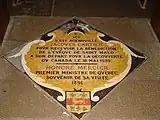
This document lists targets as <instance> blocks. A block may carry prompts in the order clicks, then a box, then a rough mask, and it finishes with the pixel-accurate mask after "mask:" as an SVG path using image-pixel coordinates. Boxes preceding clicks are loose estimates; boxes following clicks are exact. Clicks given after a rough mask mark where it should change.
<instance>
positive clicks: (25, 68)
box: [4, 19, 146, 119]
mask: <svg viewBox="0 0 160 120" xmlns="http://www.w3.org/2000/svg"><path fill="white" fill-rule="evenodd" d="M4 57H5V58H6V59H7V60H8V61H9V62H10V63H11V64H13V65H14V66H15V67H16V68H18V69H19V70H20V71H22V72H24V73H25V74H26V75H27V76H28V77H29V78H30V79H31V80H32V81H33V82H34V83H35V84H36V85H38V86H40V88H41V89H43V90H44V91H46V93H48V95H50V96H51V97H52V98H53V99H55V100H56V101H58V103H60V104H61V105H62V106H64V107H65V108H66V110H67V111H68V112H70V113H72V114H74V115H75V116H76V117H77V118H79V119H80V118H82V116H83V115H84V114H86V113H88V112H90V111H91V109H92V108H93V107H94V106H95V105H96V104H97V103H98V102H99V101H100V100H102V98H103V97H105V96H106V95H107V94H108V93H109V92H110V91H111V90H112V89H113V88H114V87H115V86H116V85H118V84H119V83H120V82H121V81H122V80H123V79H124V78H125V77H126V76H127V75H128V74H129V73H131V72H132V71H133V70H134V69H135V68H136V67H137V66H138V65H140V64H141V63H142V62H143V61H144V60H145V58H146V57H145V56H144V55H143V54H142V53H140V52H138V51H137V50H135V49H133V48H132V47H129V46H128V45H126V44H124V43H122V42H120V41H118V40H117V39H116V38H114V37H111V36H109V35H107V34H105V33H103V32H101V31H99V30H97V29H95V28H93V27H92V26H90V25H88V24H86V23H84V22H83V21H81V20H77V19H72V20H69V21H67V22H65V23H64V24H62V25H61V26H59V27H57V28H56V29H53V30H51V31H49V32H47V33H46V34H44V35H42V36H41V37H40V38H39V39H36V40H33V41H30V42H28V43H26V44H25V45H23V46H21V47H19V48H16V49H14V50H13V51H11V52H10V53H8V54H6V55H5V56H4Z"/></svg>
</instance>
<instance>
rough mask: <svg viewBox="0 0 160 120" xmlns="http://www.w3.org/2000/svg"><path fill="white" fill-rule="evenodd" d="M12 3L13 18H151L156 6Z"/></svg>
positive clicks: (48, 0)
mask: <svg viewBox="0 0 160 120" xmlns="http://www.w3.org/2000/svg"><path fill="white" fill-rule="evenodd" d="M11 1H12V0H10V1H9V3H8V4H9V9H10V15H12V16H14V15H23V16H26V15H30V16H66V17H72V16H80V17H82V16H83V17H88V16H90V17H115V16H116V17H138V18H144V17H145V18H149V17H150V16H151V14H152V11H153V8H154V4H155V3H154V0H149V1H148V3H147V6H146V9H141V8H140V5H139V2H138V0H127V1H126V0H98V1H97V0H95V1H92V0H80V1H79V0H70V1H69V2H68V1H67V0H19V1H21V2H19V3H17V4H16V5H13V4H12V3H11ZM24 1H25V2H24Z"/></svg>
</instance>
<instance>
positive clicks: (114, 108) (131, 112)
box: [0, 17, 160, 120]
mask: <svg viewBox="0 0 160 120" xmlns="http://www.w3.org/2000/svg"><path fill="white" fill-rule="evenodd" d="M67 19H68V18H59V17H57V18H45V17H13V18H12V20H13V21H14V24H13V27H11V28H12V29H10V30H8V33H7V34H6V36H5V40H4V42H3V44H2V47H1V53H4V52H8V51H10V50H11V49H13V48H14V47H16V46H19V45H22V44H23V43H25V42H26V41H29V40H32V39H35V38H37V37H38V36H39V35H40V34H41V33H44V32H45V31H47V30H48V29H52V28H55V27H56V26H58V24H60V23H62V22H64V21H65V20H67ZM80 19H81V18H80ZM83 19H84V20H85V21H86V22H87V23H89V24H90V25H93V26H95V27H97V29H99V30H102V31H103V32H105V33H109V34H110V35H112V36H115V37H117V38H119V39H120V40H121V41H122V42H124V43H127V44H128V45H129V46H132V47H133V48H136V49H137V50H139V51H141V52H142V53H144V54H145V55H146V56H147V57H148V59H147V60H146V62H145V63H144V64H143V65H142V66H141V67H139V68H138V69H136V70H135V71H134V72H132V73H131V74H130V75H129V76H128V77H127V78H126V79H125V80H124V81H122V83H120V84H119V85H118V87H116V88H115V89H114V90H113V91H111V92H110V93H109V95H107V97H106V98H104V100H102V101H101V102H100V103H99V104H98V105H96V107H95V108H93V110H92V111H91V112H90V113H88V114H87V115H86V116H84V118H82V120H83V119H84V120H97V118H100V119H101V120H106V119H122V120H123V119H124V120H126V119H155V120H158V119H159V118H160V116H159V115H160V110H159V108H160V103H159V99H160V95H159V92H160V72H159V71H160V68H159V66H160V62H159V59H158V58H160V53H159V49H160V44H159V42H158V40H157V39H156V37H155V36H154V34H153V33H152V29H151V28H150V25H149V23H148V22H149V20H148V19H128V18H123V19H118V18H103V19H102V18H83ZM12 23H13V22H12ZM10 24H11V23H10ZM0 66H1V68H3V69H0V92H1V94H0V98H1V99H0V102H1V103H3V104H1V105H0V118H1V117H3V118H5V117H10V118H11V117H20V118H23V117H27V118H37V119H39V118H41V119H46V117H47V119H56V120H68V119H71V117H68V116H67V115H68V114H67V115H66V113H64V114H63V112H64V110H63V109H62V108H61V107H60V106H59V105H57V104H56V103H55V102H51V101H50V100H49V99H47V98H46V97H44V93H43V92H40V91H39V90H37V88H35V87H34V85H33V84H32V82H31V81H30V80H29V79H28V78H26V77H24V76H23V74H22V73H21V72H19V71H16V68H14V67H13V66H12V65H10V64H9V63H8V62H7V61H6V60H4V59H2V58H1V59H0Z"/></svg>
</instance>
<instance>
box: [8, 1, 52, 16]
mask: <svg viewBox="0 0 160 120" xmlns="http://www.w3.org/2000/svg"><path fill="white" fill-rule="evenodd" d="M12 1H16V0H9V1H8V4H9V5H10V7H9V9H10V15H11V16H16V15H30V16H50V15H51V11H52V4H53V3H54V0H17V2H12Z"/></svg>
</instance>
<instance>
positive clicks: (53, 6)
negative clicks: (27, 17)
mask: <svg viewBox="0 0 160 120" xmlns="http://www.w3.org/2000/svg"><path fill="white" fill-rule="evenodd" d="M55 2H56V0H53V2H52V8H51V14H50V16H53V11H54V8H55Z"/></svg>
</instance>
